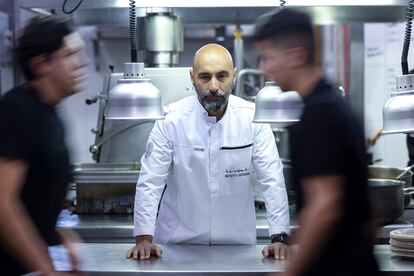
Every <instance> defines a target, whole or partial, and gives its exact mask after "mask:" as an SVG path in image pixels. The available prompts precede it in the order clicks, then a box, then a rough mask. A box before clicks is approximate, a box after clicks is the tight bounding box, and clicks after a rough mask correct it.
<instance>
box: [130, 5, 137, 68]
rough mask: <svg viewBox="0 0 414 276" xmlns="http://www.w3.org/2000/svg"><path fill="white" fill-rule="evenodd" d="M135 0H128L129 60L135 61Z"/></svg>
mask: <svg viewBox="0 0 414 276" xmlns="http://www.w3.org/2000/svg"><path fill="white" fill-rule="evenodd" d="M136 24H137V23H136V14H135V0H129V38H130V40H131V62H137V61H138V58H137V52H138V51H137V27H136Z"/></svg>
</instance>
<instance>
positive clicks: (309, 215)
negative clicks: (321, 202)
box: [288, 206, 340, 275]
mask: <svg viewBox="0 0 414 276" xmlns="http://www.w3.org/2000/svg"><path fill="white" fill-rule="evenodd" d="M323 209H324V208H320V207H318V206H315V207H313V208H310V207H307V208H305V209H303V211H302V212H301V213H300V214H299V218H298V221H299V225H300V228H299V229H298V230H297V231H296V232H295V233H294V236H293V243H294V244H299V245H300V247H299V248H298V250H297V253H296V255H295V256H294V258H293V259H292V264H293V265H290V266H288V275H300V274H302V273H303V272H304V271H305V270H306V268H307V267H309V265H310V264H311V263H312V262H313V259H314V258H315V257H316V255H317V254H318V253H319V252H321V250H322V249H323V247H324V246H325V245H326V243H327V242H328V241H329V239H330V238H331V234H332V232H333V229H334V227H335V226H336V223H337V221H338V219H339V215H340V214H339V213H336V212H334V213H333V214H332V213H331V214H328V215H325V214H324V212H325V213H326V210H323ZM328 213H329V212H328ZM315 225H316V227H315Z"/></svg>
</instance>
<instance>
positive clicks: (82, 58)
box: [77, 52, 89, 68]
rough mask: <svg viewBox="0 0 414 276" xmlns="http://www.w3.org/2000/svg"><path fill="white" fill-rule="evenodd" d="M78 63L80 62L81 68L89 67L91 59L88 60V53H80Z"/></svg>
mask: <svg viewBox="0 0 414 276" xmlns="http://www.w3.org/2000/svg"><path fill="white" fill-rule="evenodd" d="M77 62H78V66H79V68H84V67H87V66H88V64H89V58H88V56H87V55H86V53H84V52H80V53H79V54H78V60H77Z"/></svg>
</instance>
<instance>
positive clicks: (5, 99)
mask: <svg viewBox="0 0 414 276" xmlns="http://www.w3.org/2000/svg"><path fill="white" fill-rule="evenodd" d="M38 102H39V99H38V96H37V94H36V91H34V90H33V89H32V88H30V87H29V86H26V85H19V86H16V87H14V88H12V89H11V90H9V91H7V92H6V93H5V94H4V95H3V96H2V97H0V110H1V111H2V112H7V113H16V114H17V115H19V116H25V114H26V116H32V115H33V111H34V110H36V109H37V108H36V106H37V104H38Z"/></svg>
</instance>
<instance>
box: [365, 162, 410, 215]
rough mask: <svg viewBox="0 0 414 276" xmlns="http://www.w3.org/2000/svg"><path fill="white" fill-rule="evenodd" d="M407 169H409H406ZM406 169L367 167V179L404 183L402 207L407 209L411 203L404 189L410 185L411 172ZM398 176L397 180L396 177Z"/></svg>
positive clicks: (408, 194)
mask: <svg viewBox="0 0 414 276" xmlns="http://www.w3.org/2000/svg"><path fill="white" fill-rule="evenodd" d="M407 168H409V167H407ZM407 168H393V167H388V166H368V173H369V174H368V177H369V178H375V179H389V180H401V181H403V182H404V207H408V206H409V205H410V202H411V194H410V193H409V192H408V190H405V189H406V188H409V187H411V185H412V183H411V182H412V176H413V172H412V171H411V170H407ZM402 173H404V174H402ZM398 176H400V178H399V179H397V177H398Z"/></svg>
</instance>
